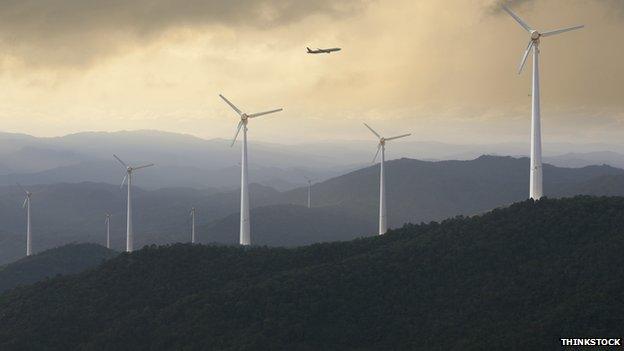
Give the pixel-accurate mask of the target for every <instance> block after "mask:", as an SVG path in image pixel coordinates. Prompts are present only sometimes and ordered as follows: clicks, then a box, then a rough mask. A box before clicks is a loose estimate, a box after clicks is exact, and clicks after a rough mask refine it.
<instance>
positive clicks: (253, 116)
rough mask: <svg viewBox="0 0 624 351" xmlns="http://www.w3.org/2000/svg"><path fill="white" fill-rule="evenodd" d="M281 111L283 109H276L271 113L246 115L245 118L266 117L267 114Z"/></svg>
mask: <svg viewBox="0 0 624 351" xmlns="http://www.w3.org/2000/svg"><path fill="white" fill-rule="evenodd" d="M283 110H284V109H283V108H278V109H277V110H271V111H265V112H258V113H252V114H250V115H248V116H247V117H249V118H256V117H260V116H264V115H268V114H269V113H275V112H281V111H283Z"/></svg>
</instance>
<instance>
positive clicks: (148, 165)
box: [132, 163, 154, 171]
mask: <svg viewBox="0 0 624 351" xmlns="http://www.w3.org/2000/svg"><path fill="white" fill-rule="evenodd" d="M153 165H154V164H153V163H148V164H146V165H143V166H139V167H134V168H132V170H133V171H136V170H138V169H141V168H147V167H152V166H153Z"/></svg>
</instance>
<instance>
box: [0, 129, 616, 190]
mask: <svg viewBox="0 0 624 351" xmlns="http://www.w3.org/2000/svg"><path fill="white" fill-rule="evenodd" d="M362 128H363V127H362ZM375 142H376V141H375V140H363V141H359V140H352V141H322V142H321V141H319V142H302V143H298V144H292V145H288V144H275V143H267V142H261V141H256V140H251V141H250V145H249V152H250V162H251V163H250V166H249V168H250V177H251V179H253V181H254V182H256V183H259V184H262V185H266V186H270V187H273V188H275V189H277V190H280V191H285V190H289V189H293V188H296V187H298V186H302V185H305V183H306V180H305V177H306V176H307V177H308V178H312V179H315V180H317V181H322V180H326V179H329V178H332V177H336V176H339V175H341V174H344V173H347V172H349V171H353V170H356V169H359V168H363V167H365V166H366V165H368V164H369V162H370V159H371V158H372V156H373V154H374V149H375ZM544 150H545V152H546V154H545V157H544V160H545V161H546V162H548V163H550V164H553V165H555V166H560V167H584V166H589V165H600V164H609V165H611V166H614V167H620V168H622V167H624V148H622V147H620V146H618V145H608V144H587V145H575V144H556V143H551V144H545V145H544ZM605 150H611V151H605ZM113 153H116V154H118V155H119V156H120V157H121V158H122V159H124V160H125V161H127V162H128V163H131V164H137V163H149V162H152V163H155V164H156V166H157V167H156V168H153V169H150V170H149V171H145V172H142V173H141V175H140V176H138V177H137V185H139V186H141V187H143V188H146V189H157V188H164V187H192V188H199V189H211V188H216V189H220V190H227V189H234V188H236V187H238V186H239V184H238V177H239V172H240V168H239V167H238V164H239V162H240V149H239V146H238V145H235V146H234V147H230V141H228V140H224V139H211V140H207V139H201V138H198V137H195V136H191V135H187V134H176V133H169V132H161V131H152V130H140V131H120V132H85V133H77V134H70V135H66V136H61V137H48V138H38V137H33V136H29V135H24V134H14V133H0V185H14V184H15V183H16V182H20V183H22V184H26V185H30V184H54V183H79V182H85V181H89V182H104V183H110V184H119V183H120V182H121V178H122V177H123V169H122V168H121V167H120V165H119V164H118V163H117V162H116V161H115V160H114V159H113V158H112V154H113ZM527 153H528V146H527V145H525V144H521V143H506V144H483V145H478V144H475V145H461V144H447V143H440V142H426V141H411V140H409V139H406V140H405V141H402V142H397V143H395V144H393V145H392V147H391V148H389V149H388V159H391V158H395V157H397V156H398V155H400V156H402V157H408V158H416V159H421V160H471V159H474V158H476V157H478V156H480V155H484V154H492V155H514V156H516V157H522V156H523V155H526V154H527Z"/></svg>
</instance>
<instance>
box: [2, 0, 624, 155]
mask: <svg viewBox="0 0 624 351" xmlns="http://www.w3.org/2000/svg"><path fill="white" fill-rule="evenodd" d="M505 2H506V3H507V4H508V5H509V6H510V7H511V8H513V9H514V10H515V11H516V12H517V13H518V14H519V15H520V16H522V17H523V18H524V19H525V20H526V21H527V22H528V23H529V24H530V25H532V26H533V27H535V28H537V29H540V30H550V29H556V28H560V27H565V26H572V25H576V24H585V25H586V26H587V27H586V28H585V29H583V30H581V31H576V32H571V33H566V34H562V35H560V36H555V37H549V38H545V39H543V41H542V44H541V53H542V55H541V57H542V61H541V81H542V119H543V130H542V133H543V136H544V139H545V140H546V141H552V142H583V143H593V142H608V143H621V142H620V140H621V139H622V137H623V136H624V135H623V134H624V133H623V132H622V131H623V130H624V128H623V127H624V109H623V107H624V106H623V105H624V89H622V82H624V69H623V68H622V62H624V46H623V45H622V38H624V1H621V0H540V1H537V0H536V1H530V0H522V1H518V0H516V1H505ZM501 3H502V2H501V1H496V0H446V1H438V0H418V1H415V0H384V1H381V0H341V1H331V0H317V1H299V0H281V1H278V0H187V1H175V0H110V1H98V0H50V1H45V2H41V1H38V0H20V1H15V0H11V1H9V0H0V96H1V97H2V98H0V121H2V126H0V130H2V131H9V132H20V133H26V134H31V135H36V136H59V135H64V134H69V133H76V132H81V131H117V130H135V129H157V130H164V131H170V132H181V133H189V134H192V135H196V136H199V137H203V138H231V137H232V136H233V134H234V130H235V127H236V123H237V117H236V115H235V114H234V113H233V112H232V111H231V110H229V109H228V107H227V105H225V104H224V103H223V102H222V101H221V100H220V99H219V97H218V94H220V93H221V94H224V95H225V96H227V97H228V98H229V99H230V100H231V101H232V102H234V103H235V104H236V105H238V106H239V107H240V108H241V109H242V110H244V111H247V112H250V113H253V112H257V111H263V110H268V109H273V108H280V107H281V108H284V112H282V113H279V114H275V115H270V116H266V117H262V118H261V119H257V120H253V121H252V123H250V125H249V133H250V139H252V140H253V139H256V140H262V141H269V142H276V143H297V142H302V141H323V140H344V139H347V140H350V139H357V140H362V139H367V138H371V137H372V135H371V134H370V133H369V132H368V131H367V130H366V129H365V128H364V126H363V125H362V123H361V122H363V121H366V122H367V123H369V124H371V125H372V126H373V127H374V128H376V129H378V130H379V131H381V132H382V133H383V134H386V135H393V134H402V133H404V132H411V133H413V138H414V140H422V141H442V142H454V143H490V142H491V143H498V142H507V141H513V142H524V141H526V142H527V143H528V140H529V131H530V99H531V98H530V93H531V90H530V86H531V85H530V84H531V80H530V78H531V77H530V69H531V65H530V64H529V65H528V67H527V68H528V69H527V70H526V71H525V72H524V73H523V74H522V75H518V74H517V66H518V63H519V61H520V58H521V56H522V53H523V51H524V49H525V47H526V45H527V42H528V35H527V34H526V33H525V32H524V31H523V30H522V28H521V27H519V26H518V25H517V24H516V23H515V22H514V21H513V20H512V19H511V18H510V17H509V16H508V15H507V14H505V13H503V12H501V11H500V4H501ZM306 46H309V47H311V48H317V47H334V46H338V47H341V48H342V49H343V50H342V51H341V52H339V53H335V54H331V55H308V54H306V50H305V48H306Z"/></svg>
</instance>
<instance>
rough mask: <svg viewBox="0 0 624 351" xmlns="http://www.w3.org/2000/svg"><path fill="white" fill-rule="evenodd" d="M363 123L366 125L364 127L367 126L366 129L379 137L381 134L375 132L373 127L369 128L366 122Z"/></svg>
mask: <svg viewBox="0 0 624 351" xmlns="http://www.w3.org/2000/svg"><path fill="white" fill-rule="evenodd" d="M364 125H365V126H366V128H368V130H370V131H371V132H373V134H375V135H376V136H377V137H378V138H379V139H381V135H379V133H377V132H376V131H375V130H374V129H373V128H371V127H370V126H369V125H368V124H366V123H364Z"/></svg>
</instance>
